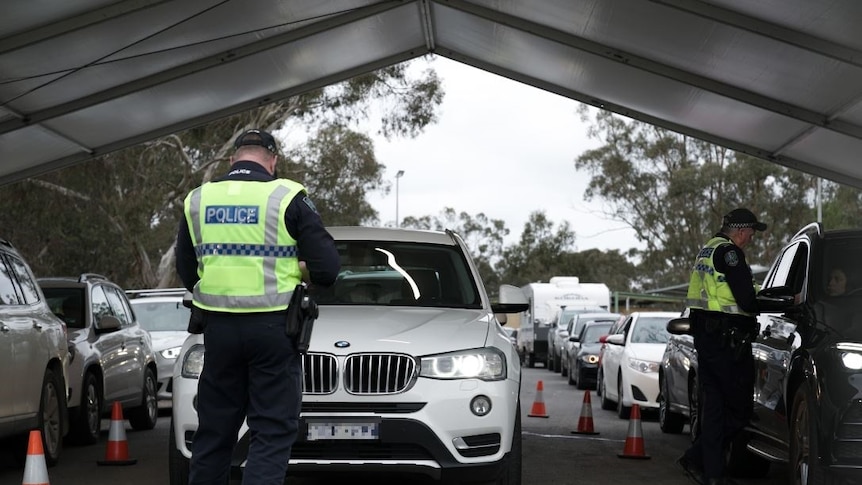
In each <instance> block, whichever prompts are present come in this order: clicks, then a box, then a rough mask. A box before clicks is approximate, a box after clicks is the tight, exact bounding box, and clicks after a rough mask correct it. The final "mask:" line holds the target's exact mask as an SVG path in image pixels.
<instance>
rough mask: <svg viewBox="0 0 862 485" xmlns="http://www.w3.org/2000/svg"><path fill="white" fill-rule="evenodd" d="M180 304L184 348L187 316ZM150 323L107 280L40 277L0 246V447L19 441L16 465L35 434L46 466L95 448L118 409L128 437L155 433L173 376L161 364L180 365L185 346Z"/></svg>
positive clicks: (92, 276) (8, 245) (18, 256)
mask: <svg viewBox="0 0 862 485" xmlns="http://www.w3.org/2000/svg"><path fill="white" fill-rule="evenodd" d="M179 300H180V306H179V308H181V309H182V311H184V313H185V322H184V323H183V326H182V329H183V340H184V339H185V336H186V335H187V333H186V332H185V326H186V325H187V322H188V309H186V308H185V307H182V305H181V300H182V297H181V296H180V297H179ZM140 313H141V314H142V315H144V316H145V317H148V315H147V312H144V311H141V312H140ZM178 318H182V317H178ZM150 320H151V319H149V318H145V319H142V320H141V321H139V319H138V313H137V312H136V311H135V306H134V305H132V304H131V303H130V301H129V298H128V296H127V293H126V291H124V290H123V289H122V288H121V287H120V286H119V285H117V284H115V283H113V282H112V281H110V280H109V279H108V278H106V277H104V276H102V275H98V274H95V273H83V274H80V275H78V276H75V277H45V278H36V277H35V275H34V274H33V272H32V270H31V269H30V267H29V265H28V264H27V263H26V262H25V261H24V258H23V257H22V256H21V254H20V252H19V251H18V250H17V249H16V248H15V247H14V246H13V245H12V244H11V243H10V242H9V241H6V240H2V239H0V368H2V369H3V370H4V374H5V375H6V376H7V380H6V381H4V385H3V386H0V439H3V440H4V441H7V440H12V441H16V442H19V443H17V444H15V445H14V446H13V448H14V449H18V450H20V456H16V457H15V458H16V459H20V460H23V459H24V458H25V453H26V450H27V438H28V436H29V432H30V430H34V429H35V430H39V432H40V435H41V438H42V445H43V449H44V455H45V462H46V464H47V465H48V466H53V465H55V464H57V462H58V461H59V459H60V455H61V452H62V449H63V447H64V445H92V444H94V443H97V442H98V441H99V438H100V433H101V426H102V419H103V418H104V417H105V416H106V415H107V414H108V413H109V412H110V411H111V409H112V406H113V404H114V403H119V404H120V405H121V407H122V410H123V416H124V418H126V419H127V420H128V422H129V424H130V426H131V427H132V429H135V430H149V429H153V428H154V427H155V425H156V422H157V420H158V405H157V399H158V391H159V382H165V379H168V380H169V379H170V377H171V375H172V374H173V361H171V362H169V363H167V364H166V363H165V362H166V359H165V356H170V355H171V352H173V353H174V355H173V358H174V360H175V358H176V355H175V354H176V352H177V351H178V350H179V346H181V345H182V341H181V340H180V343H179V344H177V343H176V340H175V341H174V345H173V347H174V348H173V349H168V348H163V347H162V346H161V345H160V342H162V339H160V338H159V339H155V340H154V338H153V336H152V335H153V333H151V331H150V329H149V328H147V327H148V326H149V324H150ZM143 321H147V325H143V323H142V322H143ZM154 342H155V343H154ZM168 367H170V368H168ZM160 377H161V380H160ZM166 398H167V399H169V398H170V396H169V395H168V396H166Z"/></svg>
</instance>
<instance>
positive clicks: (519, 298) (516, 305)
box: [491, 285, 530, 313]
mask: <svg viewBox="0 0 862 485" xmlns="http://www.w3.org/2000/svg"><path fill="white" fill-rule="evenodd" d="M499 294H500V302H499V303H493V304H491V310H492V311H493V312H494V313H521V312H524V311H527V310H528V309H529V308H530V303H529V302H528V301H527V297H526V295H524V292H523V291H521V289H520V288H518V287H517V286H513V285H500V293H499Z"/></svg>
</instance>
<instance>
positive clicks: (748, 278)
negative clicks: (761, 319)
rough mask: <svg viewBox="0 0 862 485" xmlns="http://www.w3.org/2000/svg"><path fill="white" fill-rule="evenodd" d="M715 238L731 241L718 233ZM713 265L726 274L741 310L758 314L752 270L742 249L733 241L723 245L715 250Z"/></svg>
mask: <svg viewBox="0 0 862 485" xmlns="http://www.w3.org/2000/svg"><path fill="white" fill-rule="evenodd" d="M714 237H722V238H724V239H727V240H728V241H730V238H729V237H727V235H726V234H722V233H718V234H716V235H715V236H714ZM712 263H713V264H714V265H715V269H716V270H717V271H719V272H720V273H724V276H725V278H727V284H728V285H729V286H730V291H731V292H732V293H733V298H734V299H735V300H736V304H737V305H738V306H739V308H741V309H742V310H744V311H746V312H748V313H757V312H758V309H757V295H755V293H754V285H753V283H752V282H753V280H752V275H751V268H750V267H749V266H748V263H747V262H746V261H745V253H743V252H742V249H741V248H740V247H739V246H737V245H736V244H733V241H730V244H722V245H721V246H719V247H718V248H717V249H716V250H715V253H714V254H713V256H712Z"/></svg>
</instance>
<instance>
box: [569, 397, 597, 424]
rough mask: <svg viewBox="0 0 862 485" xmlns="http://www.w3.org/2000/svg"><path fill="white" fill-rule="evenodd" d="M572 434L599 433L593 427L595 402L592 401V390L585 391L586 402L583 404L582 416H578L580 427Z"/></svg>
mask: <svg viewBox="0 0 862 485" xmlns="http://www.w3.org/2000/svg"><path fill="white" fill-rule="evenodd" d="M572 434H599V433H598V432H597V431H596V430H594V429H593V404H592V403H591V402H590V391H589V389H588V390H587V392H585V393H584V403H583V404H582V405H581V417H580V418H578V429H576V430H575V431H572Z"/></svg>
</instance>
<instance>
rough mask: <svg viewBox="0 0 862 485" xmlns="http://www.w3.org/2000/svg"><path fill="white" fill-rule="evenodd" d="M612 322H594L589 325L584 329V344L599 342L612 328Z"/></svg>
mask: <svg viewBox="0 0 862 485" xmlns="http://www.w3.org/2000/svg"><path fill="white" fill-rule="evenodd" d="M612 324H613V323H612V322H608V323H593V324H590V325H587V327H586V328H585V329H584V338H583V340H582V342H581V343H583V344H597V343H599V339H600V338H601V337H602V335H607V334H608V331H609V330H610V329H611V325H612Z"/></svg>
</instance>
